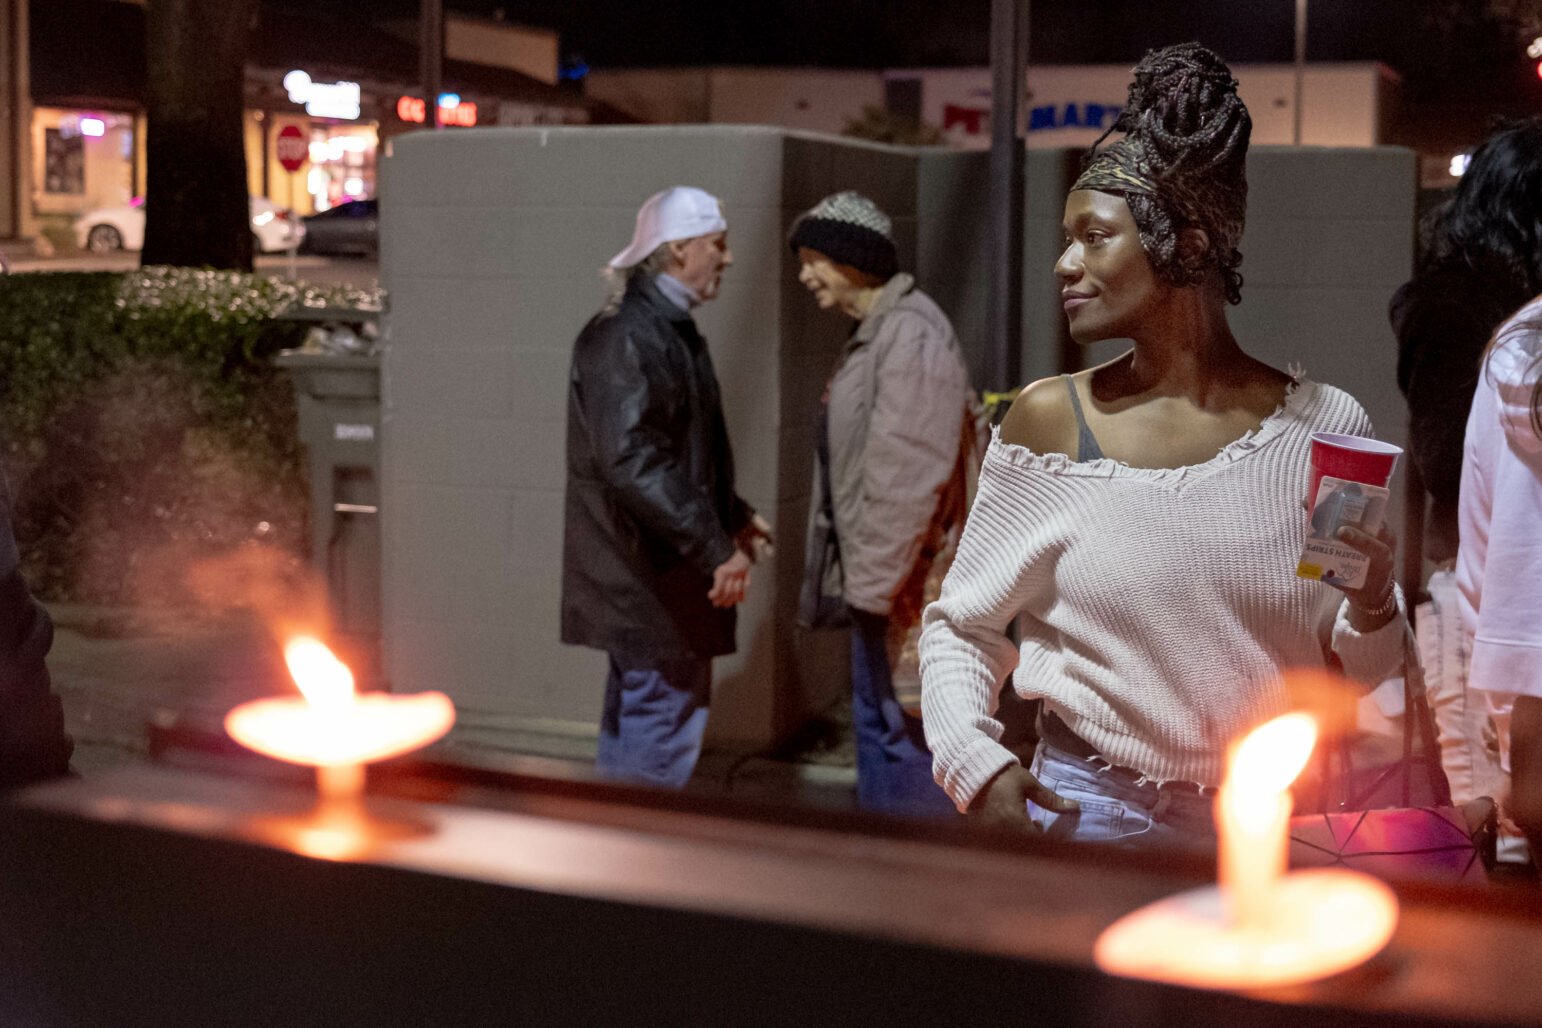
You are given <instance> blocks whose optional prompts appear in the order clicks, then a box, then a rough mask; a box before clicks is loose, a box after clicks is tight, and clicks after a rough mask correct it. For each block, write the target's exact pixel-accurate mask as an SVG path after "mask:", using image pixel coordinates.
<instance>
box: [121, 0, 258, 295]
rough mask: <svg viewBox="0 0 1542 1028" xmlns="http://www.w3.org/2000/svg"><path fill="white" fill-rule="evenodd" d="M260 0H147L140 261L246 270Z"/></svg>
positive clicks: (248, 267) (248, 262)
mask: <svg viewBox="0 0 1542 1028" xmlns="http://www.w3.org/2000/svg"><path fill="white" fill-rule="evenodd" d="M256 4H257V0H149V3H148V4H147V6H146V15H145V37H146V41H145V46H146V51H147V52H146V58H147V60H146V64H147V67H148V73H149V83H148V85H149V90H148V97H147V104H146V123H147V125H146V131H147V134H146V137H145V197H146V199H147V203H146V205H145V247H144V252H143V253H142V254H141V257H140V262H141V263H142V264H179V265H188V266H195V267H196V266H201V265H208V266H210V267H214V268H234V269H239V270H242V271H250V270H251V268H252V227H251V213H250V211H249V209H248V200H247V191H246V148H245V145H244V140H243V138H242V136H243V133H242V111H243V109H244V108H245V86H246V52H247V43H248V39H249V36H250V31H251V24H252V16H253V12H254V11H255V9H256Z"/></svg>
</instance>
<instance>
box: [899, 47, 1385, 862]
mask: <svg viewBox="0 0 1542 1028" xmlns="http://www.w3.org/2000/svg"><path fill="white" fill-rule="evenodd" d="M1114 128H1115V130H1117V131H1118V132H1122V133H1124V136H1123V138H1121V139H1119V140H1118V141H1117V142H1114V143H1112V144H1111V145H1109V146H1107V147H1101V148H1100V147H1094V149H1093V152H1092V154H1091V155H1090V157H1089V159H1088V161H1087V163H1086V166H1085V170H1084V172H1083V173H1082V175H1081V177H1080V178H1079V179H1078V180H1077V182H1076V184H1075V185H1074V186H1073V187H1072V189H1071V192H1070V194H1069V195H1068V196H1067V197H1066V202H1065V220H1064V225H1063V228H1064V232H1065V240H1066V244H1065V251H1064V252H1063V253H1062V254H1061V255H1060V259H1059V260H1058V261H1057V262H1056V265H1055V273H1056V275H1057V276H1058V278H1059V279H1060V283H1061V296H1062V299H1063V301H1064V306H1065V311H1066V316H1067V318H1068V319H1069V322H1070V331H1071V335H1072V336H1073V337H1074V338H1075V339H1076V341H1077V342H1079V343H1092V342H1096V341H1098V340H1102V339H1130V340H1132V341H1133V347H1132V348H1131V349H1130V350H1129V352H1127V353H1125V354H1124V355H1123V356H1121V357H1118V358H1116V359H1114V360H1112V361H1109V362H1108V363H1106V364H1103V365H1101V366H1099V367H1095V368H1092V369H1089V370H1087V371H1082V372H1079V373H1077V374H1074V375H1065V376H1059V377H1056V378H1051V379H1046V380H1043V381H1040V382H1035V383H1033V384H1032V385H1030V386H1028V387H1027V388H1026V389H1024V390H1023V391H1022V393H1021V394H1020V395H1019V396H1018V398H1017V400H1016V402H1015V403H1014V404H1013V406H1012V408H1011V410H1010V411H1009V412H1008V414H1007V416H1006V419H1005V421H1004V422H1003V423H1002V425H1001V428H1000V430H999V434H998V437H997V438H996V439H995V440H993V441H992V443H991V445H990V448H989V450H988V451H987V453H986V456H985V461H984V465H983V467H982V469H981V475H980V487H979V493H978V495H977V497H976V499H975V501H974V505H973V507H972V508H971V510H970V515H969V531H968V533H967V534H966V536H965V537H964V539H963V540H962V542H961V544H960V546H959V551H958V555H957V559H956V560H955V562H954V565H953V568H952V570H951V572H950V573H949V575H948V577H947V579H946V581H945V582H944V583H943V588H942V595H941V598H940V599H939V600H938V601H937V602H936V603H934V604H932V605H931V606H930V607H929V608H927V611H926V615H925V619H924V625H923V630H922V637H921V667H922V678H923V691H922V701H923V702H922V707H923V712H924V720H925V725H926V736H927V741H928V742H929V743H930V745H931V748H932V750H933V753H934V754H935V765H934V770H935V774H936V778H937V781H938V782H939V783H940V784H941V785H942V786H943V788H944V789H946V790H947V792H948V794H949V796H951V797H952V799H953V800H954V802H955V803H956V805H957V806H958V808H959V809H960V810H965V811H969V812H971V813H977V814H979V815H980V817H981V818H982V819H983V820H986V821H991V822H995V823H999V824H1005V825H1015V826H1020V827H1022V828H1025V829H1038V830H1041V831H1045V832H1047V833H1049V834H1051V835H1054V836H1057V837H1061V838H1073V839H1084V840H1089V841H1103V842H1114V843H1117V844H1121V845H1129V846H1136V845H1155V844H1164V843H1167V844H1172V843H1176V844H1181V845H1195V844H1199V845H1205V844H1209V842H1210V840H1211V839H1212V838H1213V831H1214V829H1213V820H1212V806H1213V793H1212V790H1213V789H1214V788H1215V787H1216V786H1218V785H1219V784H1220V781H1221V777H1222V774H1223V765H1224V757H1225V752H1226V748H1227V746H1228V745H1229V744H1230V743H1232V742H1233V741H1234V740H1236V739H1237V738H1238V737H1240V736H1241V735H1242V734H1243V733H1244V732H1246V731H1247V730H1249V729H1251V728H1253V727H1255V726H1256V725H1258V724H1259V723H1261V722H1262V721H1264V720H1266V719H1268V718H1270V717H1273V716H1275V715H1277V714H1280V713H1283V712H1284V711H1285V710H1286V709H1287V707H1288V706H1289V698H1288V697H1287V696H1286V693H1285V687H1284V683H1283V681H1282V679H1281V674H1280V672H1282V671H1283V670H1284V669H1286V668H1288V667H1292V666H1304V667H1316V668H1324V667H1326V666H1328V665H1329V664H1330V662H1331V661H1333V660H1335V659H1336V661H1337V662H1340V663H1341V664H1342V666H1343V668H1344V670H1345V672H1346V673H1347V674H1348V675H1349V676H1351V677H1353V678H1356V679H1359V680H1361V681H1362V682H1366V683H1371V684H1374V683H1377V682H1380V681H1381V680H1382V679H1384V678H1386V677H1388V675H1389V674H1391V673H1394V672H1395V671H1396V669H1397V668H1398V666H1399V664H1400V662H1401V659H1402V654H1403V647H1402V641H1403V632H1404V614H1403V606H1402V600H1401V595H1400V594H1399V593H1398V591H1397V589H1396V587H1395V585H1394V583H1393V581H1392V577H1391V571H1392V550H1393V546H1394V540H1393V538H1392V536H1391V534H1390V532H1388V531H1387V530H1386V529H1382V531H1381V532H1380V533H1379V534H1377V535H1372V534H1370V533H1367V532H1364V531H1361V530H1359V529H1358V528H1345V529H1341V530H1340V532H1339V534H1338V537H1337V538H1338V541H1339V542H1341V543H1343V544H1344V545H1345V546H1348V547H1352V548H1354V549H1357V550H1360V551H1361V552H1363V553H1365V554H1367V555H1368V556H1369V558H1370V571H1369V573H1368V575H1367V578H1366V582H1365V584H1364V586H1362V587H1360V588H1356V589H1350V588H1339V587H1338V586H1335V585H1331V584H1325V583H1323V582H1319V581H1312V580H1308V579H1304V578H1298V577H1296V566H1297V561H1298V558H1299V555H1300V552H1301V545H1302V542H1303V539H1304V536H1305V530H1306V524H1305V521H1306V519H1305V516H1304V514H1303V511H1302V499H1303V498H1304V497H1305V495H1306V491H1307V485H1308V474H1309V449H1310V443H1311V436H1312V434H1313V433H1314V432H1336V433H1343V434H1349V435H1370V434H1371V425H1370V422H1369V420H1368V419H1367V418H1366V416H1365V412H1364V411H1363V410H1362V409H1361V407H1360V405H1359V404H1358V403H1356V402H1355V401H1354V399H1353V398H1351V397H1350V396H1348V395H1347V394H1345V393H1343V392H1341V391H1340V390H1337V389H1335V388H1333V387H1331V386H1327V385H1321V384H1318V383H1315V382H1312V381H1309V380H1308V379H1306V378H1304V377H1302V376H1300V375H1299V374H1290V373H1287V372H1284V371H1280V370H1278V369H1276V368H1273V367H1270V366H1269V365H1267V364H1265V363H1263V362H1262V361H1259V360H1257V359H1255V358H1253V357H1251V356H1249V355H1248V354H1247V353H1246V352H1244V350H1243V349H1242V347H1241V346H1240V345H1238V342H1237V340H1236V338H1235V337H1234V336H1233V335H1232V332H1231V329H1230V328H1229V326H1228V325H1227V320H1226V310H1227V305H1228V304H1231V303H1236V302H1238V301H1239V300H1240V299H1241V286H1242V279H1241V276H1240V275H1239V274H1238V271H1237V268H1238V265H1239V264H1240V263H1241V260H1242V257H1241V254H1240V252H1239V250H1238V245H1239V242H1240V240H1241V236H1242V227H1243V216H1244V212H1245V209H1246V200H1247V181H1246V178H1245V175H1244V163H1245V159H1246V155H1247V145H1248V134H1249V130H1250V121H1249V118H1248V113H1247V108H1246V107H1245V106H1244V105H1243V103H1242V101H1241V99H1239V98H1238V96H1237V83H1236V82H1235V81H1234V80H1233V79H1232V76H1231V73H1230V71H1229V70H1228V69H1227V67H1226V65H1225V64H1224V63H1222V62H1221V60H1220V58H1218V57H1216V55H1215V54H1213V53H1211V52H1210V51H1208V50H1206V49H1205V48H1203V47H1201V46H1199V45H1197V44H1187V45H1183V46H1175V47H1169V48H1166V49H1163V50H1156V51H1152V52H1151V53H1149V54H1147V55H1146V57H1145V58H1144V59H1143V60H1142V61H1141V62H1140V64H1138V65H1137V66H1136V68H1135V76H1134V82H1133V83H1132V84H1131V86H1130V94H1129V102H1128V105H1127V106H1126V108H1125V109H1124V111H1123V113H1122V114H1121V116H1120V118H1119V121H1118V123H1117V124H1116V125H1115V126H1114ZM1099 143H1100V144H1101V143H1102V140H1099ZM1014 622H1015V623H1016V625H1017V628H1018V633H1019V636H1020V638H1021V643H1020V645H1013V644H1012V643H1010V642H1009V641H1008V640H1007V638H1006V637H1005V635H1004V634H1003V630H1004V629H1005V628H1006V627H1007V626H1008V625H1009V624H1012V623H1014ZM1327 626H1331V630H1330V629H1329V628H1328V627H1327ZM1008 678H1010V679H1011V681H1012V686H1013V688H1014V689H1015V690H1016V691H1017V692H1018V694H1019V695H1021V696H1022V697H1024V698H1025V699H1041V700H1043V704H1042V707H1041V710H1042V714H1041V717H1040V724H1039V735H1040V742H1039V747H1038V751H1037V752H1036V754H1035V756H1034V759H1033V763H1032V766H1031V767H1028V768H1025V767H1023V766H1022V765H1021V764H1019V763H1018V760H1017V758H1016V757H1015V756H1014V755H1013V754H1012V753H1011V752H1010V751H1008V750H1007V749H1005V748H1004V747H1002V746H1001V745H1000V743H999V742H998V741H997V740H998V739H999V738H1000V735H1001V725H1000V724H999V723H998V722H997V721H995V720H994V718H993V713H994V711H995V707H996V699H997V695H998V693H999V690H1000V688H1001V686H1002V685H1003V683H1004V682H1006V681H1007V680H1008Z"/></svg>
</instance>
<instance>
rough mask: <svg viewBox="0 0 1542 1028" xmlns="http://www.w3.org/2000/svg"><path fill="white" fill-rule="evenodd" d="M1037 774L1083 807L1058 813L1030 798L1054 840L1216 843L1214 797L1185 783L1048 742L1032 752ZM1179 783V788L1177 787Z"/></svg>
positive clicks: (1130, 844) (1141, 845)
mask: <svg viewBox="0 0 1542 1028" xmlns="http://www.w3.org/2000/svg"><path fill="white" fill-rule="evenodd" d="M1029 770H1030V771H1032V772H1033V776H1034V777H1035V778H1037V779H1038V780H1039V782H1040V783H1041V784H1042V785H1043V786H1044V787H1045V788H1046V789H1049V790H1050V791H1051V792H1053V793H1054V794H1055V795H1057V796H1059V797H1061V798H1062V799H1071V800H1075V801H1076V802H1078V803H1079V804H1081V810H1079V811H1077V812H1074V813H1070V814H1057V813H1055V812H1053V811H1050V810H1045V809H1044V808H1043V807H1041V806H1039V805H1038V804H1037V803H1034V802H1033V801H1032V800H1029V801H1028V819H1029V820H1030V821H1032V822H1033V823H1034V824H1036V825H1038V826H1039V827H1040V828H1041V829H1043V831H1044V834H1045V835H1046V836H1048V837H1049V838H1052V839H1068V840H1075V841H1077V842H1101V843H1112V844H1114V845H1116V846H1119V847H1122V848H1126V849H1147V848H1151V847H1168V848H1172V847H1176V848H1181V849H1191V850H1204V849H1211V848H1214V846H1215V796H1214V793H1213V791H1212V790H1208V789H1207V790H1205V792H1204V793H1203V794H1201V793H1200V792H1198V791H1194V789H1193V787H1192V786H1189V785H1187V783H1171V782H1169V783H1163V784H1161V785H1159V784H1158V783H1156V782H1155V781H1151V780H1149V779H1142V778H1137V777H1136V776H1135V775H1133V774H1131V773H1130V772H1128V771H1125V770H1123V769H1122V768H1114V767H1110V766H1109V764H1108V761H1106V760H1103V759H1102V758H1101V757H1087V758H1083V757H1078V756H1075V755H1073V754H1070V753H1066V752H1065V751H1064V750H1060V749H1057V748H1056V747H1054V746H1051V745H1049V744H1048V743H1045V742H1040V743H1039V748H1038V750H1037V751H1036V752H1035V753H1034V755H1033V766H1032V767H1031V768H1029ZM1175 786H1181V787H1177V788H1175Z"/></svg>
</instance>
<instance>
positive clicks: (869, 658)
mask: <svg viewBox="0 0 1542 1028" xmlns="http://www.w3.org/2000/svg"><path fill="white" fill-rule="evenodd" d="M888 633H889V619H888V618H887V617H883V616H880V615H875V614H867V613H864V612H862V611H855V610H854V611H852V627H851V721H852V728H853V730H854V731H855V733H856V737H857V805H858V806H859V807H861V808H863V809H864V810H881V811H886V812H888V813H891V814H911V815H919V816H922V817H943V816H947V815H950V814H951V815H956V813H957V811H956V809H955V808H954V806H953V801H952V800H950V799H948V796H947V793H945V792H943V791H942V789H941V787H940V786H938V785H937V783H936V782H935V781H933V780H932V754H931V751H930V750H928V749H927V748H926V738H925V736H924V735H923V734H922V732H921V722H920V720H919V719H918V718H913V717H911V716H910V715H909V714H906V713H905V711H904V709H903V708H902V707H900V705H899V701H898V700H896V699H895V698H894V684H893V681H892V679H891V677H890V674H889V651H888Z"/></svg>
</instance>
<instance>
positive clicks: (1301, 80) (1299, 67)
mask: <svg viewBox="0 0 1542 1028" xmlns="http://www.w3.org/2000/svg"><path fill="white" fill-rule="evenodd" d="M1306 3H1307V0H1296V103H1295V124H1294V128H1293V131H1292V133H1291V141H1292V142H1293V143H1295V145H1297V146H1300V145H1301V116H1302V113H1303V111H1302V103H1303V101H1304V98H1305V95H1306Z"/></svg>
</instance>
